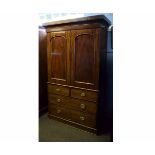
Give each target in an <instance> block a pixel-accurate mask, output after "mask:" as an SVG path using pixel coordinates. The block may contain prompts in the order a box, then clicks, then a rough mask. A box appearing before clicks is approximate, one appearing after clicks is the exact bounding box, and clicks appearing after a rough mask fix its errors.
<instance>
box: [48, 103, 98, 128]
mask: <svg viewBox="0 0 155 155" xmlns="http://www.w3.org/2000/svg"><path fill="white" fill-rule="evenodd" d="M49 114H51V115H55V116H57V117H60V118H64V119H67V120H69V121H72V122H76V123H79V124H83V125H86V126H90V127H93V128H95V127H96V115H88V114H84V113H82V112H79V111H75V110H68V109H66V108H62V107H59V106H56V105H51V106H49Z"/></svg>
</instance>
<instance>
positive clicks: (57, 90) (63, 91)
mask: <svg viewBox="0 0 155 155" xmlns="http://www.w3.org/2000/svg"><path fill="white" fill-rule="evenodd" d="M48 93H52V94H59V95H64V96H69V88H68V87H64V86H58V85H48Z"/></svg>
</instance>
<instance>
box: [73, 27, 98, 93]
mask: <svg viewBox="0 0 155 155" xmlns="http://www.w3.org/2000/svg"><path fill="white" fill-rule="evenodd" d="M98 50H99V47H98V30H97V29H83V30H72V31H71V85H73V86H76V87H82V88H88V89H96V90H97V89H98V77H99V51H98Z"/></svg>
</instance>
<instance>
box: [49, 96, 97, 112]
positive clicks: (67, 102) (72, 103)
mask: <svg viewBox="0 0 155 155" xmlns="http://www.w3.org/2000/svg"><path fill="white" fill-rule="evenodd" d="M48 102H49V104H53V105H57V106H63V107H65V108H67V109H73V110H77V111H81V112H85V113H91V114H95V113H96V110H97V103H95V102H90V101H85V100H79V99H73V98H70V97H65V96H60V95H54V94H49V96H48Z"/></svg>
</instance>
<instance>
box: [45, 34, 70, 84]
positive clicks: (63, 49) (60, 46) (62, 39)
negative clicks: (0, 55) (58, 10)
mask: <svg viewBox="0 0 155 155" xmlns="http://www.w3.org/2000/svg"><path fill="white" fill-rule="evenodd" d="M69 46H70V37H69V32H68V31H59V32H49V33H48V47H47V48H48V82H50V83H57V84H65V85H66V84H69V65H68V63H69V48H70V47H69Z"/></svg>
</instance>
